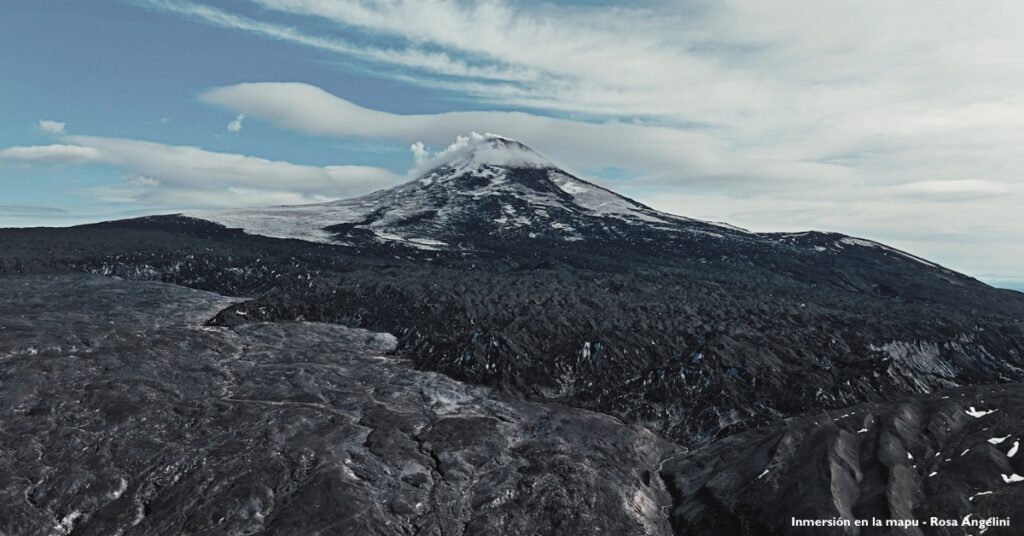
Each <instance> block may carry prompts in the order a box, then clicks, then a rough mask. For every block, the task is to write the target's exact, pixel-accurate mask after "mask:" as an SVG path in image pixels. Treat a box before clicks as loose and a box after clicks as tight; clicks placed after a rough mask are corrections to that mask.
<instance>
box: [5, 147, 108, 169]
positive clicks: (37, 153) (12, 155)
mask: <svg viewBox="0 0 1024 536" xmlns="http://www.w3.org/2000/svg"><path fill="white" fill-rule="evenodd" d="M102 158H103V154H102V153H101V152H100V151H99V150H97V149H95V148H93V147H83V146H81V145H64V144H56V145H32V146H28V147H8V148H6V149H0V159H5V160H18V161H22V162H29V163H31V162H65V163H73V164H84V163H89V162H99V161H101V160H102Z"/></svg>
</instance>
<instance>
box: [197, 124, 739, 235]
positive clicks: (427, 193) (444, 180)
mask: <svg viewBox="0 0 1024 536" xmlns="http://www.w3.org/2000/svg"><path fill="white" fill-rule="evenodd" d="M431 164H432V165H433V166H434V167H433V168H431V169H430V170H428V171H426V172H424V173H423V174H422V175H420V176H419V177H418V178H416V179H415V180H413V181H411V182H408V183H406V184H403V185H400V186H397V187H395V188H391V189H388V190H381V191H378V192H374V193H372V194H369V195H366V196H363V197H357V198H355V199H349V200H343V201H335V202H330V203H322V204H315V205H302V206H283V207H269V208H261V209H242V210H233V211H227V212H213V213H211V212H205V213H196V214H195V216H196V217H200V218H203V219H207V220H210V221H215V222H217V223H221V224H223V225H225V226H227V227H239V228H242V229H244V230H245V231H247V232H250V233H252V234H260V235H265V236H274V237H279V238H300V239H304V240H313V241H319V242H329V243H342V244H360V245H362V244H366V243H367V242H373V241H377V242H381V243H389V242H390V243H394V244H398V245H403V246H407V247H412V248H419V249H458V248H480V247H485V244H483V243H482V242H486V241H487V240H489V239H499V238H500V239H523V240H525V239H541V240H544V239H556V240H564V241H579V240H595V239H609V238H617V237H621V235H622V233H623V232H628V231H633V232H645V231H650V230H655V231H662V232H666V233H709V234H711V235H712V236H721V235H731V236H739V235H742V234H747V233H745V232H744V231H742V230H740V229H737V228H734V227H730V226H727V225H723V224H709V223H706V222H700V221H696V220H691V219H688V218H682V217H679V216H673V215H670V214H665V213H663V212H658V211H656V210H654V209H651V208H650V207H647V206H645V205H642V204H640V203H637V202H636V201H633V200H631V199H628V198H626V197H623V196H620V195H618V194H616V193H613V192H611V191H608V190H606V189H604V188H601V187H599V186H597V185H595V184H592V183H589V182H587V181H584V180H582V179H580V178H577V177H575V176H573V175H571V174H569V173H567V172H565V171H563V170H561V169H559V168H558V167H557V166H555V164H553V163H551V162H550V161H548V160H546V159H545V158H544V157H543V156H541V155H540V154H538V153H536V152H534V151H533V150H532V149H530V148H529V147H527V146H526V145H523V144H522V143H520V142H518V141H514V140H509V139H507V138H502V137H499V136H495V135H486V136H483V135H474V137H473V138H472V141H470V142H469V143H468V144H467V145H466V146H464V147H460V148H459V150H454V151H452V152H451V153H450V154H445V155H442V156H441V157H439V158H437V159H435V160H434V161H432V162H431Z"/></svg>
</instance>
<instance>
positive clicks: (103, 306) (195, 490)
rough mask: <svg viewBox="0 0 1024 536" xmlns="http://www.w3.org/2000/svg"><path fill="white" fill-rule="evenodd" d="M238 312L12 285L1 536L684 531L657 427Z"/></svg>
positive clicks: (5, 353) (4, 311)
mask: <svg viewBox="0 0 1024 536" xmlns="http://www.w3.org/2000/svg"><path fill="white" fill-rule="evenodd" d="M232 301H234V300H231V299H228V298H223V297H221V296H218V295H215V294H210V293H205V292H199V291H194V290H189V289H184V288H181V287H178V286H174V285H168V284H163V283H144V282H128V281H120V280H115V279H109V278H102V277H94V276H57V277H4V278H0V363H2V367H0V474H3V475H4V477H3V478H2V479H0V520H2V521H0V533H4V534H18V535H22V534H62V533H63V534H72V533H73V534H76V535H77V534H82V535H91V534H97V535H100V534H102V535H109V534H182V533H190V534H498V533H504V534H512V533H522V534H597V533H605V534H669V533H671V529H670V527H669V524H668V522H667V518H665V517H664V516H663V515H662V508H668V506H669V505H670V503H669V500H670V498H669V496H668V494H667V493H666V492H665V490H664V488H663V486H662V484H661V481H660V480H659V479H658V478H657V477H656V476H652V475H654V474H656V471H657V466H658V462H659V461H660V459H661V458H662V457H663V455H664V451H665V450H666V448H667V446H668V444H667V443H665V442H664V441H662V440H660V439H658V438H657V437H656V436H655V435H654V434H652V433H651V432H649V431H647V430H645V429H643V428H639V427H635V426H627V425H624V424H622V423H620V422H618V421H616V420H615V419H613V418H610V417H607V416H604V415H600V414H594V413H589V412H586V411H581V410H576V409H572V408H567V407H563V406H557V405H552V406H544V405H539V404H535V403H529V402H522V401H518V400H515V399H509V398H506V397H503V396H500V395H497V394H496V393H495V392H493V391H492V390H490V389H488V388H485V387H474V386H469V385H465V384H462V383H459V382H457V381H454V380H452V379H449V378H447V377H445V376H442V375H439V374H435V373H430V372H422V371H417V370H414V369H412V368H410V367H409V366H407V365H406V364H405V362H404V361H403V360H401V359H400V358H398V357H395V356H385V355H384V353H385V352H388V351H389V350H391V349H392V348H393V347H394V345H395V340H394V338H393V337H391V336H389V335H386V334H378V333H371V332H367V331H363V330H358V329H349V328H345V327H342V326H336V325H325V324H315V323H306V322H298V323H296V322H285V323H277V324H268V323H249V324H243V325H239V326H237V327H235V328H233V329H227V328H210V327H204V326H203V323H204V322H205V321H206V320H207V319H208V318H209V317H210V316H211V315H213V314H215V312H216V311H217V310H218V309H220V308H222V307H224V306H226V305H228V304H229V303H231V302H232Z"/></svg>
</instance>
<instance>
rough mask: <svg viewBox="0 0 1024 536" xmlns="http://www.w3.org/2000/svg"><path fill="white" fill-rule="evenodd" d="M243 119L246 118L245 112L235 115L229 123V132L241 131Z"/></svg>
mask: <svg viewBox="0 0 1024 536" xmlns="http://www.w3.org/2000/svg"><path fill="white" fill-rule="evenodd" d="M243 120H245V114H238V117H235V118H234V119H232V120H231V122H230V123H228V127H227V129H228V132H241V130H242V121H243Z"/></svg>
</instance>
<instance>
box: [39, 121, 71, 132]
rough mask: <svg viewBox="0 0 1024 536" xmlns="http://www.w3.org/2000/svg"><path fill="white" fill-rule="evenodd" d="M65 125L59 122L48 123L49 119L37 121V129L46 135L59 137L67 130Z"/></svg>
mask: <svg viewBox="0 0 1024 536" xmlns="http://www.w3.org/2000/svg"><path fill="white" fill-rule="evenodd" d="M67 126H68V125H67V123H61V122H60V121H50V120H49V119H40V120H39V129H40V130H42V131H43V132H45V133H47V134H54V135H58V136H59V135H61V134H64V132H65V129H66V128H67Z"/></svg>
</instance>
